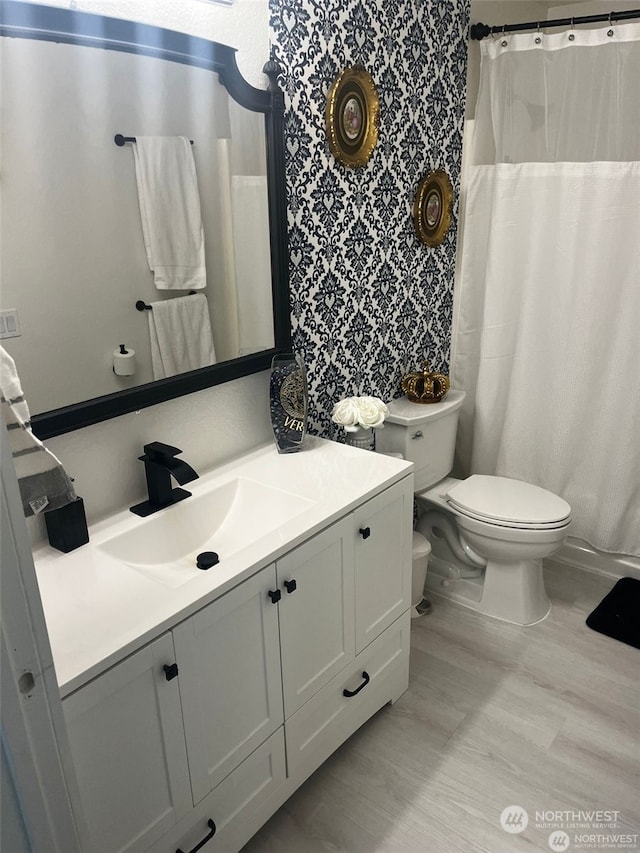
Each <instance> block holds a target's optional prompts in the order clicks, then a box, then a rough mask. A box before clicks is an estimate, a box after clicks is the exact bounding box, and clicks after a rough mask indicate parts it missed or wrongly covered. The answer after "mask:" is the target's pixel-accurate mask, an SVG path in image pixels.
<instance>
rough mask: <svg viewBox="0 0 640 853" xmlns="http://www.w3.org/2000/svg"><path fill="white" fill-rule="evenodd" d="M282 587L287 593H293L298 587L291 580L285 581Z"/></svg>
mask: <svg viewBox="0 0 640 853" xmlns="http://www.w3.org/2000/svg"><path fill="white" fill-rule="evenodd" d="M284 585H285V586H286V588H287V592H295V591H296V589H297V587H298V584H297V583H296V582H295V580H294V579H293V578H292V579H291V580H290V581H285V582H284Z"/></svg>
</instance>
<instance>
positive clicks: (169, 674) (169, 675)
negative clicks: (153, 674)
mask: <svg viewBox="0 0 640 853" xmlns="http://www.w3.org/2000/svg"><path fill="white" fill-rule="evenodd" d="M162 668H163V669H164V677H165V678H166V679H167V681H171V679H173V678H176V676H177V675H178V664H177V663H172V664H171V666H167V664H166V663H165V665H164V666H163V667H162Z"/></svg>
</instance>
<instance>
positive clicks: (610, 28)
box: [607, 12, 613, 38]
mask: <svg viewBox="0 0 640 853" xmlns="http://www.w3.org/2000/svg"><path fill="white" fill-rule="evenodd" d="M612 15H613V12H609V29H608V30H607V35H608V36H609V38H611V37H612V36H613V24H612V23H611V16H612Z"/></svg>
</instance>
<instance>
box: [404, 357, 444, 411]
mask: <svg viewBox="0 0 640 853" xmlns="http://www.w3.org/2000/svg"><path fill="white" fill-rule="evenodd" d="M449 388H450V384H449V377H448V376H445V375H444V373H432V372H431V371H430V370H429V362H428V361H426V359H425V361H423V362H422V373H420V372H418V371H416V372H415V373H407V375H406V376H405V377H403V379H402V390H403V391H404V393H405V394H406V395H407V399H409V400H411V402H412V403H439V402H440V400H442V398H443V397H444V395H445V394H446V393H447V391H448V390H449Z"/></svg>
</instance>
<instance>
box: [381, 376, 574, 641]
mask: <svg viewBox="0 0 640 853" xmlns="http://www.w3.org/2000/svg"><path fill="white" fill-rule="evenodd" d="M463 400H464V392H462V391H449V393H448V394H447V396H446V397H445V399H444V400H443V401H442V402H440V403H430V404H422V403H412V402H410V401H409V400H407V398H406V397H402V398H401V399H399V400H393V401H392V402H391V403H389V404H388V407H389V415H388V416H387V418H386V419H385V424H384V429H382V430H379V431H378V432H377V433H376V450H378V451H379V452H382V453H399V454H401V455H402V456H403V457H404V458H405V459H408V460H410V461H411V462H413V463H414V465H415V470H414V476H415V494H416V500H417V502H418V507H419V510H420V516H419V519H418V523H417V525H416V530H417V531H418V532H420V533H422V534H423V535H424V536H425V537H426V539H427V540H428V542H429V543H430V544H431V556H430V559H429V568H428V571H427V582H426V589H428V590H431V591H433V592H437V593H439V594H441V595H444V596H446V597H448V598H451V599H453V600H454V601H458V602H459V603H460V604H464V605H466V606H467V607H470V608H472V609H473V610H478V611H479V612H480V613H485V614H486V615H487V616H493V617H495V618H497V619H503V620H504V621H506V622H512V623H514V624H516V625H533V624H535V623H536V622H539V621H540V620H541V619H544V617H545V616H546V615H547V614H548V612H549V609H550V606H551V605H550V602H549V598H548V596H547V594H546V592H545V588H544V581H543V577H542V559H543V557H548V556H549V555H550V554H553V553H554V552H555V551H557V550H558V549H559V548H560V547H561V545H562V543H563V542H564V540H565V537H566V535H567V531H568V529H569V526H570V524H571V507H570V506H569V504H568V503H567V502H566V501H565V500H563V499H562V498H560V497H558V495H554V494H553V493H552V492H549V491H547V490H546V489H541V488H540V487H538V486H534V485H532V484H530V483H524V482H522V481H520V480H512V479H509V478H507V477H492V476H487V475H480V474H473V475H472V476H471V477H469V478H467V479H466V480H456V479H454V478H453V477H449V476H447V475H448V474H449V472H450V471H451V468H452V467H453V455H454V449H455V439H456V430H457V426H458V412H459V409H460V407H461V405H462V402H463Z"/></svg>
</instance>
